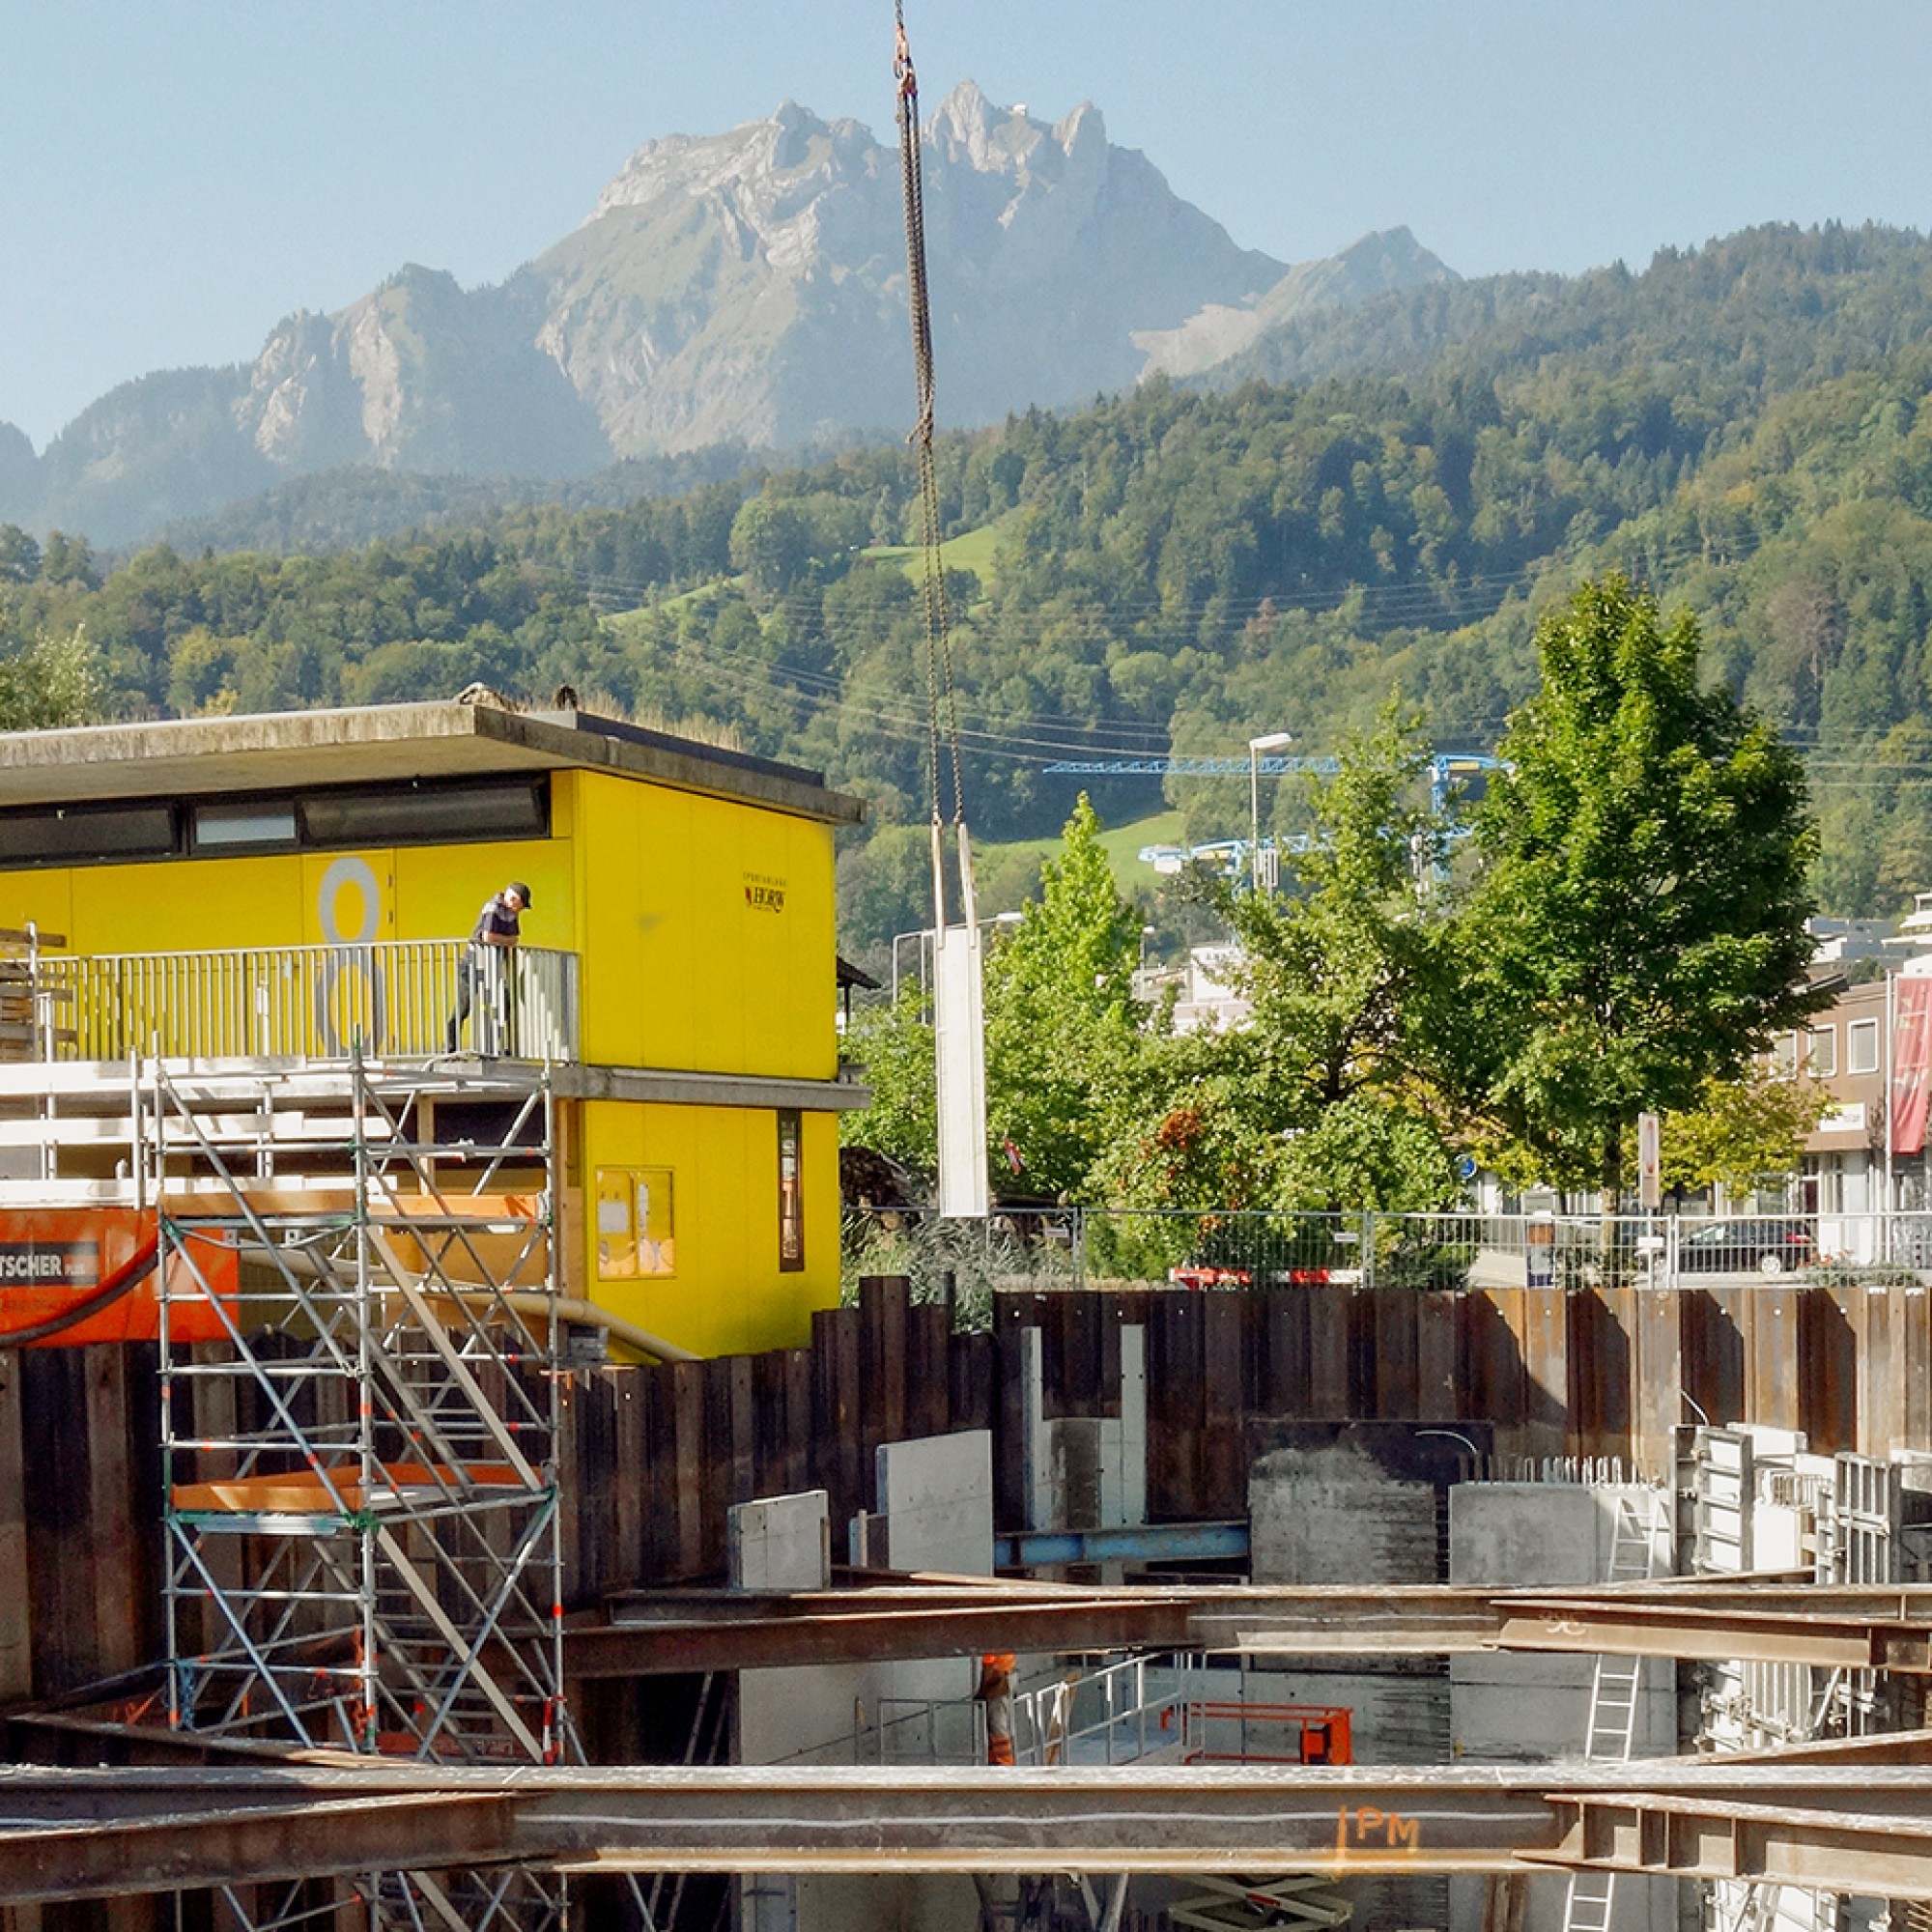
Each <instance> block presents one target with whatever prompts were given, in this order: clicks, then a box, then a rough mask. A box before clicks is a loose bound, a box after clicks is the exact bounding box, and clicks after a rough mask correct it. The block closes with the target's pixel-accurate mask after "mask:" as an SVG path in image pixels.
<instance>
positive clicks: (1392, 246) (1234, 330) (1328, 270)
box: [1134, 228, 1463, 376]
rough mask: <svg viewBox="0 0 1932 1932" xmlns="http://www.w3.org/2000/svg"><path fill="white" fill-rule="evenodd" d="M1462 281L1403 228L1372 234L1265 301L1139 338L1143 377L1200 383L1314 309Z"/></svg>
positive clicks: (1289, 277) (1311, 266)
mask: <svg viewBox="0 0 1932 1932" xmlns="http://www.w3.org/2000/svg"><path fill="white" fill-rule="evenodd" d="M1462 279H1463V278H1462V276H1460V275H1459V274H1457V272H1456V271H1455V270H1454V269H1452V268H1450V267H1449V266H1448V264H1447V263H1445V262H1444V261H1442V259H1441V258H1440V257H1439V256H1436V255H1434V254H1432V253H1431V252H1430V251H1429V250H1428V249H1427V248H1425V247H1424V246H1423V245H1422V243H1421V242H1419V241H1417V240H1416V239H1415V237H1414V236H1413V235H1412V234H1410V233H1409V231H1408V230H1407V229H1406V228H1380V229H1374V230H1371V231H1370V233H1368V234H1367V235H1362V236H1358V237H1357V238H1356V239H1355V240H1354V241H1350V243H1349V245H1348V246H1347V247H1346V248H1343V249H1341V250H1339V251H1338V252H1337V253H1335V254H1333V255H1324V256H1322V257H1321V259H1320V260H1318V261H1313V262H1297V263H1296V264H1295V265H1294V266H1293V268H1292V269H1290V270H1289V271H1288V272H1287V273H1286V274H1285V275H1283V276H1282V277H1281V279H1280V280H1279V281H1277V282H1276V283H1275V284H1274V285H1273V286H1272V287H1271V288H1269V289H1267V290H1265V291H1264V293H1262V294H1260V295H1254V296H1250V297H1249V298H1247V299H1246V300H1244V301H1241V302H1238V303H1236V304H1235V305H1233V306H1232V307H1224V306H1222V305H1220V304H1218V303H1209V304H1208V306H1207V307H1205V308H1204V309H1202V310H1201V312H1200V313H1199V314H1198V315H1192V316H1189V317H1188V319H1187V320H1186V321H1185V322H1184V323H1183V324H1181V326H1180V327H1179V328H1166V329H1143V330H1141V331H1139V332H1137V333H1136V334H1135V336H1134V343H1135V346H1136V347H1137V348H1139V349H1140V350H1142V351H1143V352H1144V353H1145V355H1146V356H1147V367H1146V369H1145V371H1144V372H1143V373H1144V374H1146V375H1153V374H1155V373H1156V372H1159V373H1160V374H1163V375H1168V376H1198V375H1200V374H1201V373H1202V372H1203V371H1204V370H1207V369H1210V368H1212V367H1213V366H1214V364H1215V363H1217V362H1224V361H1226V360H1227V358H1228V357H1229V356H1231V355H1238V354H1239V353H1240V352H1241V351H1242V350H1244V349H1246V348H1247V347H1248V345H1249V344H1250V343H1252V342H1254V341H1255V340H1256V339H1257V338H1258V337H1260V336H1262V335H1264V334H1265V333H1266V332H1267V331H1268V330H1269V329H1271V328H1277V327H1280V326H1281V325H1282V324H1283V323H1285V322H1288V321H1289V320H1291V319H1292V318H1293V317H1294V316H1297V315H1304V314H1306V313H1307V312H1308V311H1309V310H1310V309H1318V308H1356V307H1359V306H1360V305H1361V304H1362V303H1363V302H1365V301H1369V300H1371V299H1373V298H1375V297H1377V296H1380V295H1388V294H1390V293H1392V292H1393V291H1395V290H1397V289H1412V288H1415V287H1417V286H1419V285H1420V284H1422V283H1424V282H1459V281H1461V280H1462Z"/></svg>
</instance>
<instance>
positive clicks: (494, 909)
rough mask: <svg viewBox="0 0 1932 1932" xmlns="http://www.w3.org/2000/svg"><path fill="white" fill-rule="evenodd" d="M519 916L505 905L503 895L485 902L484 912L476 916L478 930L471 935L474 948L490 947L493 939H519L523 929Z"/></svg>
mask: <svg viewBox="0 0 1932 1932" xmlns="http://www.w3.org/2000/svg"><path fill="white" fill-rule="evenodd" d="M517 920H518V915H517V914H516V913H513V912H512V911H511V910H510V908H509V907H508V906H506V905H505V904H504V903H503V895H502V894H501V893H497V894H495V895H492V896H491V897H490V898H487V899H485V900H484V902H483V910H482V911H481V912H480V913H478V914H477V915H476V930H475V931H474V932H472V933H471V934H470V935H469V943H470V945H472V946H488V945H489V944H490V943H491V941H492V939H493V938H494V939H496V940H497V941H499V942H500V941H502V940H505V939H518V938H521V937H522V935H523V928H522V927H521V926H520V925H519V924H518V923H517Z"/></svg>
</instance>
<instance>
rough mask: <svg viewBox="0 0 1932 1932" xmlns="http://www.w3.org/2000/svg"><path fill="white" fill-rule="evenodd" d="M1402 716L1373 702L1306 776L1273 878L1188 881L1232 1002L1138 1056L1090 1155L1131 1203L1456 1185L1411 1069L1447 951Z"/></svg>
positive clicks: (1429, 1098) (1419, 776)
mask: <svg viewBox="0 0 1932 1932" xmlns="http://www.w3.org/2000/svg"><path fill="white" fill-rule="evenodd" d="M1416 730H1417V727H1416V722H1415V720H1414V719H1413V718H1411V717H1409V716H1407V715H1406V714H1405V713H1404V712H1403V711H1402V709H1401V708H1400V706H1399V705H1398V704H1396V703H1395V702H1394V701H1393V700H1391V701H1390V702H1389V703H1387V704H1386V705H1385V706H1384V707H1383V710H1382V714H1381V717H1380V720H1379V722H1378V725H1376V727H1375V728H1374V729H1373V730H1371V731H1367V732H1364V733H1360V734H1357V735H1356V736H1355V737H1353V738H1351V739H1349V740H1347V741H1345V743H1344V745H1343V747H1342V749H1341V752H1340V753H1339V762H1340V767H1341V769H1340V770H1339V772H1338V773H1337V774H1336V775H1335V776H1334V777H1333V778H1331V779H1329V780H1327V781H1324V782H1321V783H1317V784H1315V785H1313V786H1312V787H1311V791H1310V797H1309V802H1308V810H1309V818H1310V822H1311V824H1312V826H1313V830H1312V832H1311V834H1310V835H1309V838H1308V839H1307V842H1306V844H1305V846H1304V848H1303V849H1302V850H1301V851H1300V852H1298V853H1297V854H1295V855H1294V857H1293V879H1292V882H1291V888H1290V890H1287V891H1285V892H1282V893H1278V894H1275V893H1250V892H1244V891H1239V890H1236V888H1235V887H1233V886H1230V885H1228V884H1225V883H1223V882H1220V881H1213V882H1209V883H1204V885H1203V887H1202V890H1203V891H1204V892H1205V894H1206V895H1207V896H1208V898H1209V900H1210V902H1211V903H1212V904H1213V905H1214V906H1215V907H1216V909H1217V910H1218V911H1219V913H1220V915H1221V917H1222V918H1223V919H1224V920H1225V922H1226V923H1227V924H1228V926H1229V928H1230V929H1231V930H1232V931H1233V933H1234V934H1235V936H1236V939H1237V940H1238V941H1239V943H1240V946H1241V949H1242V954H1243V957H1242V962H1241V963H1240V964H1239V965H1237V966H1236V967H1235V968H1234V969H1233V972H1232V975H1231V978H1232V981H1233V984H1234V986H1235V988H1236V991H1237V992H1239V993H1240V994H1241V995H1242V996H1243V997H1244V998H1245V999H1246V1000H1247V1001H1248V1003H1249V1005H1250V1007H1251V1009H1252V1012H1251V1016H1250V1017H1249V1019H1248V1020H1247V1021H1246V1022H1245V1023H1244V1024H1243V1025H1241V1026H1239V1027H1237V1028H1235V1029H1232V1030H1230V1031H1227V1032H1224V1033H1209V1034H1206V1035H1194V1036H1191V1037H1187V1038H1186V1039H1185V1040H1176V1041H1175V1042H1173V1044H1172V1046H1171V1047H1169V1048H1168V1049H1167V1050H1165V1051H1164V1052H1160V1053H1156V1054H1154V1055H1152V1056H1151V1057H1150V1059H1149V1061H1148V1063H1147V1065H1145V1066H1144V1068H1143V1072H1142V1079H1141V1081H1140V1084H1139V1086H1138V1088H1137V1090H1136V1092H1135V1094H1134V1095H1133V1096H1132V1098H1133V1103H1134V1104H1133V1111H1132V1117H1131V1118H1130V1119H1127V1120H1124V1121H1122V1122H1119V1129H1118V1132H1117V1136H1116V1142H1115V1147H1114V1149H1113V1151H1112V1153H1111V1155H1110V1158H1109V1161H1108V1163H1107V1166H1106V1170H1105V1171H1106V1175H1107V1179H1108V1181H1109V1183H1110V1192H1111V1194H1112V1198H1114V1199H1116V1200H1119V1201H1121V1202H1122V1203H1123V1204H1125V1205H1132V1206H1139V1207H1169V1206H1174V1207H1189V1208H1216V1207H1274V1208H1364V1207H1367V1208H1391V1209H1405V1208H1407V1209H1422V1208H1438V1207H1441V1206H1443V1205H1445V1204H1446V1203H1447V1202H1449V1201H1452V1200H1454V1199H1455V1198H1456V1195H1457V1193H1458V1191H1459V1188H1458V1183H1457V1179H1456V1175H1455V1171H1454V1163H1453V1159H1452V1156H1451V1153H1450V1150H1449V1147H1448V1144H1447V1140H1446V1137H1445V1117H1444V1114H1443V1110H1442V1107H1441V1105H1440V1103H1439V1100H1438V1098H1437V1095H1436V1092H1435V1087H1434V1084H1433V1082H1432V1079H1431V1065H1432V1054H1431V1045H1430V1042H1431V1038H1432V1034H1433V1029H1434V1026H1435V1016H1436V1015H1437V1014H1438V1012H1439V1011H1440V1010H1441V1009H1443V1008H1444V1007H1445V1006H1446V1005H1447V1004H1448V1003H1449V1000H1450V987H1449V985H1448V982H1447V980H1446V977H1445V976H1446V973H1447V970H1448V966H1449V963H1450V962H1449V954H1448V951H1447V948H1446V947H1445V945H1444V934H1443V926H1442V923H1441V921H1440V919H1439V918H1438V917H1437V915H1436V911H1435V897H1434V895H1433V893H1432V892H1431V890H1430V882H1431V881H1432V880H1433V878H1434V874H1435V863H1436V859H1437V857H1438V854H1439V851H1440V846H1441V828H1440V827H1439V826H1438V825H1437V824H1436V822H1435V820H1434V818H1433V817H1432V816H1431V813H1430V810H1429V807H1428V802H1427V794H1426V791H1425V789H1424V784H1423V767H1424V765H1425V763H1426V761H1427V756H1426V753H1424V751H1423V750H1422V748H1421V746H1420V743H1419V740H1418V738H1417V735H1416Z"/></svg>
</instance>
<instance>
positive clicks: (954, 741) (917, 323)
mask: <svg viewBox="0 0 1932 1932" xmlns="http://www.w3.org/2000/svg"><path fill="white" fill-rule="evenodd" d="M893 14H894V25H895V42H894V52H893V78H894V80H895V83H896V84H897V88H898V118H899V185H900V187H901V190H902V192H903V195H904V199H905V235H906V293H907V297H908V299H909V305H910V307H911V310H912V368H913V384H914V391H915V394H916V396H917V398H918V403H919V417H918V420H917V421H916V422H915V424H914V426H913V430H912V434H911V435H910V436H909V437H908V438H907V439H906V440H907V441H909V442H910V443H912V444H913V446H914V449H915V451H916V452H917V456H918V461H919V497H920V519H921V524H922V526H923V527H922V536H923V551H924V575H923V591H924V604H925V717H926V735H927V741H928V742H927V756H928V760H929V764H930V770H931V777H932V818H933V823H934V824H935V825H937V824H939V823H941V822H942V820H943V818H944V812H943V810H942V807H941V802H940V784H939V772H940V742H939V739H940V717H941V711H942V708H943V710H944V714H945V719H946V729H947V736H948V739H949V742H950V749H951V752H952V816H953V820H954V822H955V823H957V822H959V821H961V820H963V818H964V817H965V812H966V792H965V787H964V785H963V784H962V783H961V781H960V769H959V766H960V760H959V706H958V698H957V696H956V694H955V692H954V689H953V682H952V639H951V637H950V635H949V625H948V613H947V609H946V569H945V562H944V559H943V557H942V556H941V554H940V548H939V543H940V524H939V476H938V471H937V469H936V468H935V466H934V463H933V455H932V422H933V373H932V306H931V302H930V299H929V298H928V295H927V291H926V279H925V178H924V172H923V166H922V163H921V158H920V128H919V76H918V73H917V72H916V71H915V70H914V68H913V64H912V49H911V47H910V46H909V45H908V44H907V43H906V30H905V6H904V0H894V7H893Z"/></svg>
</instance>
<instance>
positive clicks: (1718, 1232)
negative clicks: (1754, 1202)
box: [1677, 1216, 1818, 1274]
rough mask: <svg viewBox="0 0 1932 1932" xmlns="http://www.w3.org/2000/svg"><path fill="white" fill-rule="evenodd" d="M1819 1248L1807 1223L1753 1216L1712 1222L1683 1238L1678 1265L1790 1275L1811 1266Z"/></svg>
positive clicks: (1702, 1270) (1715, 1271)
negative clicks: (1793, 1270)
mask: <svg viewBox="0 0 1932 1932" xmlns="http://www.w3.org/2000/svg"><path fill="white" fill-rule="evenodd" d="M1817 1259H1818V1246H1817V1243H1816V1242H1815V1241H1814V1240H1813V1239H1812V1237H1811V1230H1810V1229H1809V1228H1807V1227H1806V1226H1805V1225H1804V1222H1803V1221H1776V1220H1767V1219H1764V1218H1762V1217H1759V1216H1753V1217H1752V1218H1751V1219H1749V1220H1743V1221H1710V1222H1706V1223H1705V1224H1704V1225H1703V1226H1701V1227H1697V1228H1693V1229H1691V1230H1690V1231H1689V1232H1688V1233H1686V1234H1684V1235H1682V1236H1680V1237H1679V1239H1678V1242H1677V1265H1678V1267H1679V1269H1680V1270H1682V1271H1684V1272H1687V1273H1688V1272H1692V1271H1694V1272H1697V1273H1705V1274H1747V1273H1750V1272H1752V1271H1753V1270H1755V1271H1756V1272H1757V1273H1758V1274H1786V1273H1789V1272H1790V1271H1791V1270H1792V1269H1793V1268H1802V1267H1809V1266H1810V1265H1811V1264H1812V1263H1813V1262H1814V1261H1816V1260H1817Z"/></svg>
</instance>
